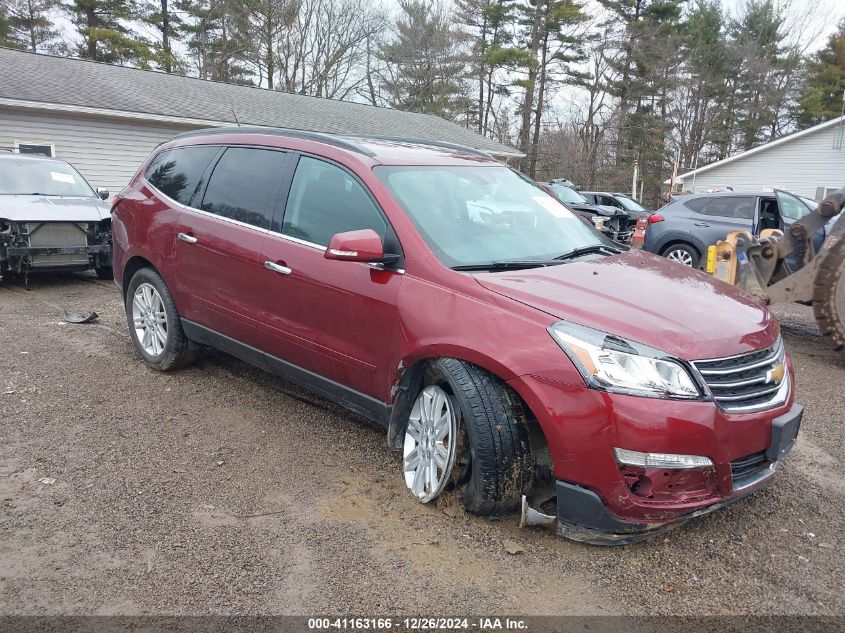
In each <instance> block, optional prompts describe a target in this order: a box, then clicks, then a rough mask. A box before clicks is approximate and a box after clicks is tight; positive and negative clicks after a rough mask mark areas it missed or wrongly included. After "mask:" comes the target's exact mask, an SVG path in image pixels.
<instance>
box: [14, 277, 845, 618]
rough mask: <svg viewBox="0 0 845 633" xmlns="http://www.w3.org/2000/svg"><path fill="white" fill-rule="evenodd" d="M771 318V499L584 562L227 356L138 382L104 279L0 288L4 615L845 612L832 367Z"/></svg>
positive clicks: (842, 485)
mask: <svg viewBox="0 0 845 633" xmlns="http://www.w3.org/2000/svg"><path fill="white" fill-rule="evenodd" d="M64 309H69V310H71V311H79V312H82V311H87V310H91V309H93V310H96V311H97V312H98V313H99V314H100V315H101V319H100V321H99V323H96V324H91V325H70V324H65V323H63V322H62V320H61V317H62V312H63V310H64ZM778 316H779V317H780V318H781V319H782V322H783V329H784V333H785V338H786V341H787V346H788V348H789V350H790V352H791V353H792V355H793V359H794V362H795V366H796V371H797V380H798V396H799V401H800V402H802V403H803V404H805V405H806V407H807V413H806V417H805V420H804V427H803V429H802V434H801V436H800V438H799V440H798V444H797V446H796V449H795V451H794V452H793V453H792V455H791V456H790V457H789V458H788V460H787V461H786V462H785V463H784V464H783V466H782V468H781V470H780V473H779V475H778V476H777V477H776V481H775V484H774V485H773V486H771V487H769V488H768V489H766V490H764V491H761V492H759V493H757V494H755V495H753V496H752V497H751V498H749V499H747V500H745V501H744V502H742V503H739V504H736V505H734V506H732V507H730V508H727V509H724V510H721V511H719V512H716V513H714V514H711V515H709V516H707V517H703V518H700V519H698V520H696V521H693V522H691V523H688V524H686V525H685V526H683V527H680V528H678V529H675V530H673V531H671V532H669V533H668V534H667V535H666V536H665V537H658V538H657V539H655V540H652V541H649V542H646V543H641V544H637V545H633V546H627V547H621V548H619V547H617V548H596V547H589V546H583V545H578V544H573V543H569V542H564V541H561V540H559V539H557V538H555V537H553V536H551V535H550V534H547V533H544V532H535V531H522V530H519V528H518V527H517V523H518V518H517V517H515V516H508V517H503V518H500V519H498V520H490V519H480V518H476V517H470V516H459V517H456V518H453V517H450V516H447V515H446V514H445V513H444V512H442V511H440V510H438V509H437V508H435V507H431V506H419V505H417V504H416V503H415V502H413V501H412V500H411V499H410V498H409V497H408V495H407V494H406V492H405V490H404V484H403V482H402V480H401V478H400V476H399V468H400V458H399V457H398V456H397V455H396V454H394V453H392V452H390V451H389V450H388V449H387V447H386V445H385V441H384V437H383V433H382V432H381V431H379V430H378V429H376V428H374V427H372V426H370V425H368V424H367V423H366V422H365V421H363V420H361V419H359V418H357V417H355V416H353V415H351V414H349V413H347V412H346V411H343V410H340V409H338V408H336V407H334V406H333V405H331V404H328V403H326V402H324V401H321V400H318V399H316V398H314V397H313V396H311V395H309V394H307V393H305V392H303V391H299V390H297V389H296V388H294V387H292V386H291V385H289V384H287V383H285V382H284V381H282V380H280V379H277V378H275V377H273V376H270V375H267V374H264V373H262V372H260V371H258V370H256V369H253V368H251V367H249V366H248V365H245V364H243V363H240V362H238V361H236V360H234V359H232V358H230V357H227V356H224V355H214V356H211V357H208V358H206V359H204V360H203V361H202V362H201V363H200V364H199V365H198V366H196V367H193V368H191V369H188V370H184V371H181V372H177V373H174V374H161V373H156V372H154V371H151V370H149V369H147V368H146V367H145V366H144V365H143V364H142V363H141V362H140V361H139V360H138V359H137V358H136V357H135V356H134V353H133V350H132V348H131V346H130V343H129V339H128V335H127V332H126V325H125V321H124V317H123V312H122V306H121V303H120V299H119V296H118V293H117V291H116V289H115V287H114V286H113V285H112V284H110V283H106V282H100V281H97V280H96V279H95V278H94V277H89V276H86V275H78V276H71V277H60V276H55V277H52V276H51V277H46V278H42V279H37V278H36V279H34V280H33V281H32V291H31V292H27V291H25V290H24V289H23V288H22V287H20V286H19V285H15V284H13V283H9V282H4V283H3V284H0V350H2V353H0V438H2V441H1V442H0V502H2V512H0V614H15V615H21V614H126V615H135V614H220V613H227V614H229V613H242V614H300V615H313V614H315V613H331V614H348V613H352V614H363V615H384V614H427V615H432V614H439V615H454V614H470V613H473V614H490V613H500V614H506V613H517V614H523V615H548V614H599V613H600V614H686V615H690V614H696V615H698V614H828V615H830V614H835V615H841V614H845V593H843V591H842V587H843V585H845V556H843V549H845V542H843V540H842V536H841V535H842V532H843V527H845V519H843V514H845V477H843V475H844V474H845V468H843V465H842V461H841V459H839V458H837V457H836V456H840V455H842V454H843V451H845V424H843V422H845V403H844V402H843V399H844V398H843V385H845V362H843V361H842V360H840V359H839V358H837V357H836V356H835V355H834V354H833V353H831V352H830V351H828V350H827V349H826V348H825V346H824V343H823V342H822V341H821V337H820V336H819V334H818V332H817V330H816V329H815V325H814V323H813V321H812V315H811V312H810V310H809V309H808V308H805V307H802V306H797V305H795V306H787V307H785V308H779V309H778ZM46 477H51V478H55V479H56V481H55V483H53V484H52V485H50V484H45V483H42V482H41V481H39V480H41V479H43V478H46ZM506 541H514V542H516V543H517V544H519V545H520V546H521V547H522V548H524V550H525V552H524V553H522V554H517V555H511V554H508V553H506V551H505V547H504V543H505V542H506Z"/></svg>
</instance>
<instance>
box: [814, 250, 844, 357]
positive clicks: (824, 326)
mask: <svg viewBox="0 0 845 633" xmlns="http://www.w3.org/2000/svg"><path fill="white" fill-rule="evenodd" d="M823 257H824V259H822V262H821V264H820V265H819V269H818V272H816V279H815V284H814V288H813V311H814V312H815V314H816V322H817V323H818V324H819V329H820V330H821V333H822V336H824V337H825V339H827V341H828V342H829V343H830V344H831V346H832V347H833V349H834V350H836V351H838V352H840V353H841V354H842V355H843V356H845V236H842V237H840V238H839V239H837V240H836V243H835V244H832V245H831V246H830V248H828V249H827V252H826V253H824V255H823Z"/></svg>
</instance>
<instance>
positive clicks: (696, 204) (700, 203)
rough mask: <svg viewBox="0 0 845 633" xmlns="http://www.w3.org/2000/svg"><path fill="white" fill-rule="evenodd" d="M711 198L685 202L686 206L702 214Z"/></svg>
mask: <svg viewBox="0 0 845 633" xmlns="http://www.w3.org/2000/svg"><path fill="white" fill-rule="evenodd" d="M710 200H711V199H710V198H693V199H692V200H684V206H685V207H688V208H690V209H692V210H693V211H698V212H699V213H701V211H702V209H704V207H706V206H707V203H708V202H710Z"/></svg>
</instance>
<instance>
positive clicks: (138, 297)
mask: <svg viewBox="0 0 845 633" xmlns="http://www.w3.org/2000/svg"><path fill="white" fill-rule="evenodd" d="M126 321H127V324H128V325H129V336H130V337H131V338H132V344H133V345H134V346H135V351H136V352H137V353H138V356H140V357H141V358H142V359H143V360H144V362H145V363H146V364H147V365H149V366H150V367H152V368H153V369H157V370H159V371H169V370H171V369H180V368H182V367H186V366H187V365H190V364H191V363H192V362H193V361H194V358H195V356H196V353H195V352H196V350H195V347H194V345H193V344H192V343H191V342H190V341H189V340H188V338H187V337H186V336H185V332H184V330H182V323H181V321H180V319H179V313H178V312H177V311H176V304H175V303H174V302H173V297H172V296H171V294H170V291H169V290H168V289H167V284H165V283H164V280H163V279H162V278H161V276H160V275H159V274H158V273H157V272H156V271H154V270H153V269H151V268H142V269H141V270H139V271H138V272H136V273H135V274H134V275H133V276H132V279H131V280H130V282H129V287H128V288H127V289H126Z"/></svg>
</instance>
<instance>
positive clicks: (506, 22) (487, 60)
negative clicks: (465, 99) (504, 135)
mask: <svg viewBox="0 0 845 633" xmlns="http://www.w3.org/2000/svg"><path fill="white" fill-rule="evenodd" d="M515 11H516V5H515V0H457V2H456V20H457V22H458V23H459V24H461V25H462V26H463V28H464V32H465V34H466V35H467V37H468V38H469V41H470V49H471V54H470V61H469V63H470V66H471V67H472V70H471V73H470V75H471V77H472V81H473V82H474V83H475V84H476V86H475V87H476V94H477V98H476V101H475V105H474V106H473V109H472V116H473V118H474V119H475V120H474V122H473V123H474V127H476V129H477V130H478V132H479V133H480V134H484V135H491V134H492V133H493V130H492V128H493V127H494V125H493V121H492V120H491V117H494V116H495V114H494V99H495V98H496V97H497V96H498V97H509V96H510V89H509V81H508V80H507V77H506V76H505V72H506V71H508V70H513V69H514V68H516V67H517V66H519V65H520V64H523V63H524V61H525V58H526V54H525V52H524V51H522V50H521V49H519V48H517V47H516V46H515V45H514V42H513V34H512V32H511V29H510V28H509V26H510V24H511V23H512V22H513V20H514V19H515Z"/></svg>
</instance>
